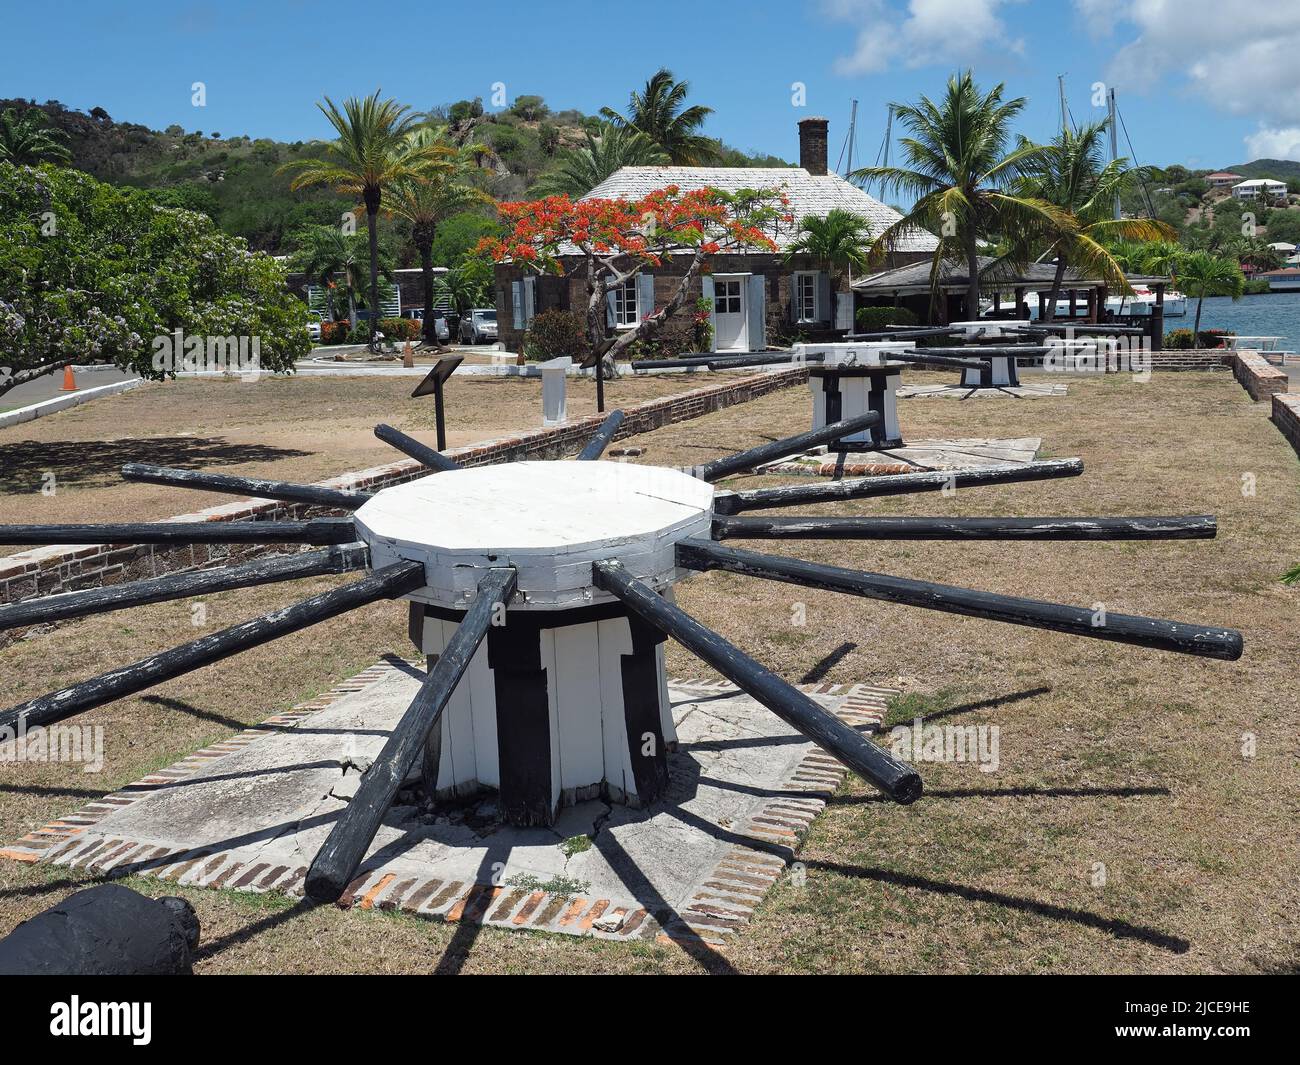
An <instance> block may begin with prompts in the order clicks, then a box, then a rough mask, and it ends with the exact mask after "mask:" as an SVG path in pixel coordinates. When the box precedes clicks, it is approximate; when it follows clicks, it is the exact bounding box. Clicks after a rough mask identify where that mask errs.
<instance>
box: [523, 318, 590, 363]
mask: <svg viewBox="0 0 1300 1065" xmlns="http://www.w3.org/2000/svg"><path fill="white" fill-rule="evenodd" d="M590 351H591V344H590V342H589V341H588V339H587V329H586V324H585V323H584V322H583V320H582V315H580V314H576V313H574V312H573V311H561V310H549V311H542V312H540V313H539V314H536V315H534V316H533V321H532V324H531V325H529V327H528V331H527V332H526V333H525V334H524V357H525V358H528V359H534V360H542V359H555V358H559V357H561V356H563V355H571V356H573V359H574V361H578V360H580V359H585V358H586V357H587V354H588V353H589V352H590Z"/></svg>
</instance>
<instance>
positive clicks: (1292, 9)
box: [1074, 0, 1300, 127]
mask: <svg viewBox="0 0 1300 1065" xmlns="http://www.w3.org/2000/svg"><path fill="white" fill-rule="evenodd" d="M1074 4H1075V8H1076V10H1077V11H1078V13H1079V15H1080V16H1081V18H1082V19H1083V20H1084V22H1085V24H1086V25H1088V26H1090V27H1092V28H1098V27H1103V26H1110V27H1112V28H1113V29H1114V34H1113V38H1114V39H1115V40H1117V41H1118V40H1122V39H1124V38H1126V37H1127V38H1130V39H1129V40H1128V42H1127V43H1126V44H1123V45H1121V46H1120V47H1119V48H1118V49H1117V50H1116V52H1115V53H1114V55H1113V57H1112V58H1111V61H1110V63H1109V67H1108V70H1107V72H1106V78H1107V81H1109V82H1110V83H1111V84H1113V85H1114V86H1115V87H1116V88H1117V89H1119V90H1120V91H1121V92H1123V91H1125V90H1128V91H1139V92H1144V91H1156V90H1158V89H1160V88H1162V87H1164V86H1165V85H1166V84H1167V83H1169V82H1172V83H1173V84H1174V85H1175V86H1180V87H1186V88H1190V89H1191V90H1192V91H1194V92H1196V93H1197V94H1198V95H1200V96H1201V97H1202V98H1204V99H1205V100H1206V101H1208V102H1209V103H1211V104H1212V105H1214V106H1215V107H1217V108H1219V109H1220V110H1223V111H1226V112H1228V113H1229V114H1234V115H1254V116H1256V117H1258V118H1259V119H1260V120H1261V123H1262V124H1263V125H1264V126H1266V127H1282V126H1287V125H1291V124H1295V123H1300V93H1296V92H1294V91H1292V88H1291V86H1292V85H1293V84H1294V77H1295V67H1296V57H1297V55H1298V54H1300V4H1297V3H1295V0H1285V2H1281V3H1268V4H1259V5H1254V4H1252V5H1250V6H1249V7H1248V8H1247V9H1245V11H1244V12H1243V13H1242V17H1240V18H1238V17H1236V13H1234V12H1232V11H1231V10H1229V9H1228V8H1226V7H1225V5H1224V4H1223V2H1222V0H1128V2H1127V3H1123V4H1119V3H1116V2H1115V0H1074Z"/></svg>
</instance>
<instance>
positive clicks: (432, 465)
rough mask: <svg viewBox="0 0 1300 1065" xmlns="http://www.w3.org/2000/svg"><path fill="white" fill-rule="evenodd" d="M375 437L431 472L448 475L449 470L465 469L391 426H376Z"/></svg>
mask: <svg viewBox="0 0 1300 1065" xmlns="http://www.w3.org/2000/svg"><path fill="white" fill-rule="evenodd" d="M375 436H377V437H379V439H380V440H382V441H383V442H384V443H385V444H389V445H391V446H392V447H395V448H397V450H398V451H400V452H402V454H404V455H409V456H410V457H411V458H413V459H415V461H416V462H418V463H420V465H422V466H427V467H429V469H431V470H438V471H440V472H442V473H446V472H447V471H449V470H459V469H463V468H464V467H462V466H461V464H460V463H459V462H456V461H455V460H454V459H449V458H448V457H447V456H446V455H443V454H442V453H440V452H438V451H434V450H433V448H431V447H430V446H429V445H428V444H422V443H420V441H418V440H416V439H415V437H413V436H407V435H406V434H405V433H404V432H402V431H401V430H400V429H394V428H393V427H392V426H391V425H385V424H384V423H382V422H381V423H380V424H379V425H376V426H375Z"/></svg>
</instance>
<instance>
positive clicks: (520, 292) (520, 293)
mask: <svg viewBox="0 0 1300 1065" xmlns="http://www.w3.org/2000/svg"><path fill="white" fill-rule="evenodd" d="M510 306H511V308H512V310H513V311H514V318H513V321H514V326H515V328H516V329H522V328H523V327H524V285H523V282H522V281H511V282H510Z"/></svg>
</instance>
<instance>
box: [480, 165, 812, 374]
mask: <svg viewBox="0 0 1300 1065" xmlns="http://www.w3.org/2000/svg"><path fill="white" fill-rule="evenodd" d="M498 211H499V213H500V215H501V217H502V219H504V220H505V221H506V223H507V224H509V225H510V226H511V227H512V228H511V231H510V232H509V233H508V234H507V235H506V236H505V237H504V238H502V239H500V240H497V239H493V238H489V239H486V240H484V241H483V242H481V243H480V245H479V249H480V251H483V252H486V253H487V254H488V255H490V256H491V257H492V258H493V259H494V260H495V261H496V262H506V261H512V262H516V263H521V264H523V265H524V266H526V267H527V268H530V269H533V270H536V271H537V272H538V273H553V274H558V275H561V276H567V275H572V274H577V273H580V274H582V275H583V276H584V277H585V278H586V284H587V309H586V324H587V335H588V337H589V338H590V340H591V345H592V351H593V354H594V355H595V356H596V357H597V358H599V359H601V360H602V362H603V363H604V364H605V365H606V366H607V367H608V368H609V369H610V370H611V371H612V368H613V365H614V360H615V359H617V357H618V355H619V353H620V352H622V351H623V350H624V349H625V348H627V347H628V346H629V345H631V344H634V343H635V342H636V341H638V340H642V339H645V338H647V337H649V336H652V335H653V334H654V333H655V332H656V331H657V330H658V329H660V328H661V327H662V326H663V324H664V323H665V322H666V321H668V319H669V318H671V317H672V316H673V315H675V314H677V313H679V312H680V311H681V310H682V309H683V307H685V306H686V304H687V298H688V296H689V294H690V292H691V289H692V286H693V285H694V283H695V280H696V278H698V277H699V275H700V273H701V271H702V270H704V269H705V267H706V266H707V265H708V263H709V261H710V260H711V259H712V258H713V257H714V256H717V255H724V254H728V253H739V252H746V251H751V252H752V251H767V252H773V251H776V241H775V239H774V238H775V237H776V236H777V235H778V233H779V231H780V227H781V226H783V225H789V224H791V223H792V222H793V221H794V218H793V216H792V215H791V214H790V211H789V199H788V198H787V197H786V196H785V195H784V194H782V193H780V192H779V191H778V190H774V189H741V190H738V191H736V192H725V191H723V190H722V189H714V188H702V189H693V190H691V191H689V192H682V191H681V190H680V189H679V188H678V187H677V186H676V185H669V186H667V187H666V188H662V189H657V190H656V191H654V192H651V193H649V194H648V195H646V196H643V197H641V198H640V199H637V200H626V199H617V200H602V199H588V200H578V201H577V202H573V201H571V200H570V199H569V197H567V196H548V197H547V198H545V199H542V200H532V201H529V202H521V203H503V204H500V205H499V206H498ZM670 256H681V257H684V258H685V262H686V267H685V271H684V273H682V275H681V277H680V278H679V280H678V283H677V286H676V288H675V289H674V290H673V293H672V296H671V297H670V298H669V299H668V301H667V302H666V303H665V304H664V305H663V306H662V307H655V308H654V309H653V310H652V311H651V312H650V313H648V314H645V315H643V317H642V318H641V321H640V322H638V323H637V324H636V326H635V327H634V328H632V329H628V330H626V331H623V332H620V333H618V335H616V336H607V335H606V333H607V329H606V318H605V305H606V297H607V293H608V292H610V290H612V289H614V288H617V287H618V286H619V285H622V284H625V283H626V282H627V281H628V280H629V279H631V278H633V277H635V276H636V275H637V274H638V273H640V272H641V271H642V270H643V269H645V268H647V267H651V266H662V265H663V263H664V261H665V260H666V259H668V258H669V257H670ZM562 257H563V258H571V259H572V260H573V262H572V263H571V264H570V265H569V267H568V268H567V269H566V267H565V264H564V262H563V261H562ZM692 303H693V301H692Z"/></svg>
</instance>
